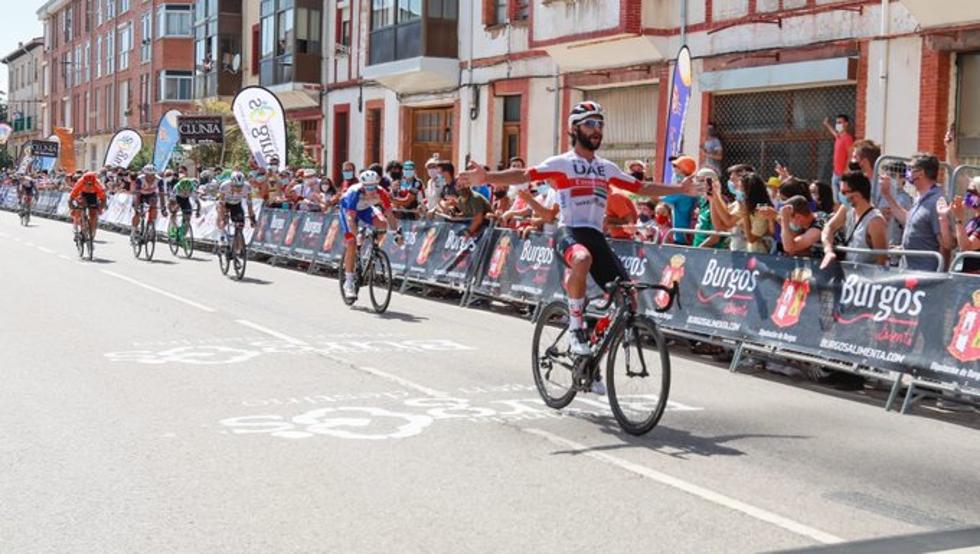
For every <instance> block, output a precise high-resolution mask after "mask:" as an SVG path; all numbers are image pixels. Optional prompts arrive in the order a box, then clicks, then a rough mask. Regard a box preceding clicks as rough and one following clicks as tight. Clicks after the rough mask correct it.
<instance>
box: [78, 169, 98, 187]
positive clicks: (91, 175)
mask: <svg viewBox="0 0 980 554" xmlns="http://www.w3.org/2000/svg"><path fill="white" fill-rule="evenodd" d="M98 180H99V175H98V173H96V172H94V171H89V172H87V173H85V174H84V175H82V178H81V181H82V182H83V183H85V184H87V185H94V184H95V182H96V181H98Z"/></svg>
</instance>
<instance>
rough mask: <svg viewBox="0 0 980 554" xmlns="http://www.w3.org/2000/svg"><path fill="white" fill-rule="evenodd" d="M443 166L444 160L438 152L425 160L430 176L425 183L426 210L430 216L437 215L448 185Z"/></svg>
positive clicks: (426, 169) (427, 172)
mask: <svg viewBox="0 0 980 554" xmlns="http://www.w3.org/2000/svg"><path fill="white" fill-rule="evenodd" d="M441 166H442V160H440V159H439V155H438V154H433V155H432V157H431V158H429V159H428V160H426V162H425V171H426V174H427V175H428V177H429V180H428V182H426V184H425V210H426V212H427V213H428V215H429V217H432V216H433V215H435V213H436V209H437V208H439V204H440V203H441V201H442V199H443V196H444V194H443V192H444V191H445V189H446V185H447V182H446V178H445V176H444V175H443V172H442V167H441Z"/></svg>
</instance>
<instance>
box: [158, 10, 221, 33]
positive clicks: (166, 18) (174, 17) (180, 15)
mask: <svg viewBox="0 0 980 554" xmlns="http://www.w3.org/2000/svg"><path fill="white" fill-rule="evenodd" d="M213 3H214V4H215V6H217V2H213ZM191 19H192V13H191V6H190V5H188V4H164V5H162V6H160V7H159V8H158V11H157V38H161V37H189V36H191Z"/></svg>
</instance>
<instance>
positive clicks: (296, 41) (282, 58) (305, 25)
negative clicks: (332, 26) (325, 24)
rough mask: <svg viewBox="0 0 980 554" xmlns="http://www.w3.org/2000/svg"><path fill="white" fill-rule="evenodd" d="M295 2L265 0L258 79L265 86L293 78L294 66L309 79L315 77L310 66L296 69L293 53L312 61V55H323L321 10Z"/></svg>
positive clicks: (285, 81)
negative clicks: (321, 45)
mask: <svg viewBox="0 0 980 554" xmlns="http://www.w3.org/2000/svg"><path fill="white" fill-rule="evenodd" d="M295 4H296V2H295V1H294V0H262V8H261V17H262V19H261V25H262V30H261V39H262V47H261V55H262V62H261V67H260V70H259V82H260V83H261V84H263V85H268V84H278V83H288V82H291V81H293V77H294V75H295V73H294V69H298V70H300V71H301V73H302V74H303V75H304V78H306V79H307V80H309V81H311V82H312V81H314V80H316V79H314V78H311V77H310V75H311V72H310V71H309V68H310V66H307V65H303V66H301V67H299V68H294V64H295V60H294V56H295V55H296V54H300V55H304V60H303V61H310V60H309V56H319V55H320V51H321V48H320V36H321V33H320V14H321V12H320V10H319V9H314V8H312V7H309V6H307V7H303V6H300V7H294V6H295ZM315 63H317V65H319V62H315ZM304 70H305V71H304ZM313 73H316V74H317V75H318V72H316V71H314V72H313Z"/></svg>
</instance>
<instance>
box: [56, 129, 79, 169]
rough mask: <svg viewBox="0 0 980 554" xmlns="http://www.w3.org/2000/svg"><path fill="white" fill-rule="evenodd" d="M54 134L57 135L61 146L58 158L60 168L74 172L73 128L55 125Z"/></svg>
mask: <svg viewBox="0 0 980 554" xmlns="http://www.w3.org/2000/svg"><path fill="white" fill-rule="evenodd" d="M54 134H55V136H57V137H58V142H60V143H61V147H60V148H59V150H58V158H59V160H60V161H61V168H62V169H64V170H65V171H66V172H68V173H74V172H75V130H74V129H72V128H69V127H55V128H54Z"/></svg>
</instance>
